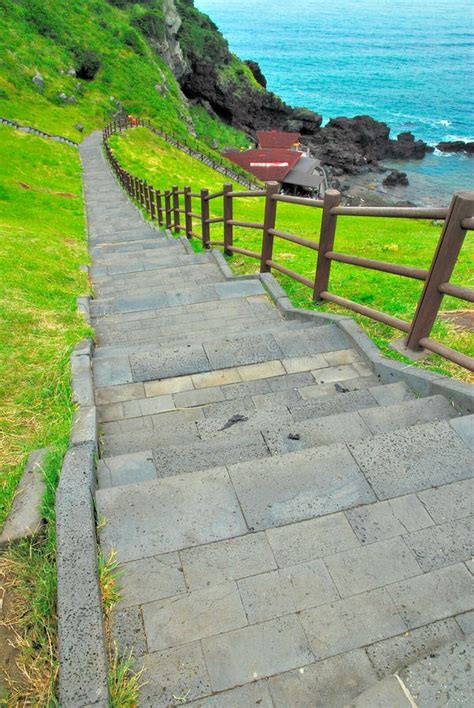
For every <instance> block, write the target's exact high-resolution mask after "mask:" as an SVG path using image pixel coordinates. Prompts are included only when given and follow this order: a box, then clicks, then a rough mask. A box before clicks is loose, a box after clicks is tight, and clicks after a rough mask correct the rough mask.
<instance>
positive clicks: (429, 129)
mask: <svg viewBox="0 0 474 708" xmlns="http://www.w3.org/2000/svg"><path fill="white" fill-rule="evenodd" d="M195 4H196V6H197V7H198V8H199V9H200V10H202V11H204V12H206V13H207V14H208V15H209V16H210V17H211V18H212V19H213V20H214V22H215V23H216V24H217V25H218V27H219V29H220V30H221V31H222V32H223V34H224V35H225V36H226V37H227V39H228V40H229V44H230V47H231V49H232V51H234V52H235V53H236V54H238V55H239V56H240V57H241V58H242V59H254V60H256V61H258V62H259V64H260V66H261V68H262V70H263V72H264V74H265V76H266V77H267V80H268V88H269V89H270V90H272V91H274V92H275V93H277V94H279V95H280V96H281V97H282V98H283V99H284V100H285V101H287V102H288V103H290V104H292V105H294V106H298V105H302V106H307V107H308V108H311V109H313V110H315V111H317V112H319V113H321V114H322V115H323V117H324V119H325V120H327V119H328V118H330V117H336V116H342V115H344V116H355V115H361V114H369V115H371V116H373V117H374V118H376V119H378V120H382V121H385V122H386V123H388V124H389V125H390V127H391V129H392V135H393V137H395V136H396V134H397V133H399V132H401V131H406V130H411V131H413V133H414V134H415V135H416V136H417V137H419V138H422V139H423V140H426V141H427V142H429V143H430V144H433V145H435V144H436V143H437V142H440V141H441V140H474V100H473V98H474V3H473V2H472V0H429V2H428V1H427V0H398V2H396V3H394V2H393V0H357V1H353V0H339V1H338V2H334V3H331V2H328V0H305V2H290V1H289V0H195ZM397 167H399V168H400V169H404V170H405V171H408V172H409V177H411V187H409V188H407V190H409V192H410V193H409V194H407V198H412V199H415V200H418V201H427V202H429V201H437V202H439V201H440V200H444V201H446V199H447V198H448V197H449V195H450V194H451V193H452V192H453V191H455V190H457V189H474V158H472V157H471V158H468V157H466V156H462V155H446V154H441V153H438V152H436V153H435V154H433V155H431V156H428V157H427V158H425V160H423V161H420V162H413V161H410V163H405V164H401V165H397Z"/></svg>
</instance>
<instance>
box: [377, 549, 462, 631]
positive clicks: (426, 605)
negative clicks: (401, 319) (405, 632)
mask: <svg viewBox="0 0 474 708" xmlns="http://www.w3.org/2000/svg"><path fill="white" fill-rule="evenodd" d="M473 590H474V578H473V577H472V575H471V574H470V573H469V571H468V569H467V568H466V566H464V565H463V564H462V563H458V564H456V565H451V566H448V567H447V568H440V569H439V570H434V571H432V572H431V573H425V574H424V575H418V576H417V577H415V578H411V579H410V580H404V581H402V582H401V583H395V584H394V585H390V586H389V587H388V588H387V592H388V593H390V596H391V597H392V598H393V601H394V603H395V605H396V606H397V608H398V610H399V612H400V614H401V615H402V617H403V618H404V620H405V622H406V624H407V627H409V628H414V627H420V626H421V625H423V624H429V623H430V622H435V621H436V620H440V619H444V618H446V617H451V616H452V615H457V614H459V613H461V612H466V611H467V610H470V609H471V608H472V593H473Z"/></svg>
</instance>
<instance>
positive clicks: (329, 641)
mask: <svg viewBox="0 0 474 708" xmlns="http://www.w3.org/2000/svg"><path fill="white" fill-rule="evenodd" d="M300 619H301V623H302V625H303V627H304V630H305V632H306V636H307V637H308V639H309V642H310V645H311V648H312V650H313V653H314V655H315V657H316V658H319V659H324V658H326V657H329V656H332V655H335V654H341V653H343V652H345V651H350V650H351V649H357V648H359V647H363V646H365V645H366V644H372V643H373V642H376V641H379V640H381V639H387V638H388V637H392V636H394V635H396V634H401V633H402V632H404V631H405V630H406V625H405V622H404V621H403V620H402V618H401V616H400V614H399V613H398V611H397V608H396V606H395V604H394V602H392V600H391V598H390V596H389V595H388V593H387V592H386V591H385V589H378V590H370V591H369V592H364V593H361V594H360V595H353V596H352V597H348V598H345V599H344V600H339V601H337V602H333V603H331V604H328V605H323V606H322V607H316V608H314V609H310V610H305V611H304V612H302V613H301V615H300Z"/></svg>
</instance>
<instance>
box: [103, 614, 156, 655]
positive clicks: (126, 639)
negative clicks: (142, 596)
mask: <svg viewBox="0 0 474 708" xmlns="http://www.w3.org/2000/svg"><path fill="white" fill-rule="evenodd" d="M110 629H111V636H112V641H113V642H115V643H116V645H117V651H118V654H119V656H123V657H127V656H129V655H130V654H132V656H134V657H139V656H143V654H146V652H147V644H146V637H145V631H144V629H143V621H142V612H141V609H140V608H139V607H127V608H125V609H114V610H113V612H112V615H111V623H110Z"/></svg>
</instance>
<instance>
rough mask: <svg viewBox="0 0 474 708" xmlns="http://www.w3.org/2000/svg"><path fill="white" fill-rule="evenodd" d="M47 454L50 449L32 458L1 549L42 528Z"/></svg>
mask: <svg viewBox="0 0 474 708" xmlns="http://www.w3.org/2000/svg"><path fill="white" fill-rule="evenodd" d="M47 452H48V448H42V449H40V450H35V451H34V452H32V453H31V454H30V455H29V456H28V461H27V463H26V466H25V469H24V471H23V474H22V476H21V479H20V482H19V484H18V487H17V490H16V494H15V498H14V500H13V504H12V508H11V511H10V513H9V514H8V516H7V519H6V521H5V524H4V526H3V529H2V533H1V534H0V548H4V547H7V546H9V545H10V544H11V543H14V542H15V541H19V540H20V539H22V538H31V537H33V536H34V535H35V534H36V533H38V531H39V530H40V529H41V526H42V524H43V515H42V513H41V506H42V502H43V496H44V493H45V487H46V477H45V475H44V473H43V465H44V463H45V458H46V455H47Z"/></svg>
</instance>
